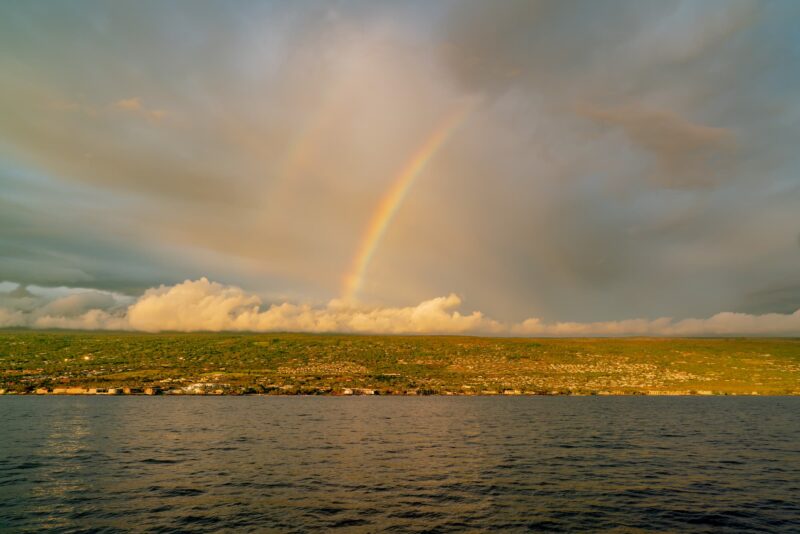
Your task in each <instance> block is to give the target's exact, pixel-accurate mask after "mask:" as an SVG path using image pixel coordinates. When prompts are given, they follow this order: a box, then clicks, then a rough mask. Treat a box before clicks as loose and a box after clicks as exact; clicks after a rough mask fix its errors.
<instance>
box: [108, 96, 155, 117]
mask: <svg viewBox="0 0 800 534" xmlns="http://www.w3.org/2000/svg"><path fill="white" fill-rule="evenodd" d="M114 107H115V108H117V109H122V110H125V111H130V112H133V113H137V114H139V115H141V116H142V117H145V118H147V119H150V120H154V121H160V120H161V119H163V118H164V117H165V116H166V115H167V112H166V111H164V110H163V109H150V108H148V107H146V106H145V105H144V104H143V103H142V99H141V98H139V97H138V96H134V97H131V98H123V99H122V100H117V101H116V102H115V103H114Z"/></svg>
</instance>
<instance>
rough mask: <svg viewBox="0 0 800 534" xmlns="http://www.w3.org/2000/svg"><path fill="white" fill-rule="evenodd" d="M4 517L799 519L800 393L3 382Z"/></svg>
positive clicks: (5, 522)
mask: <svg viewBox="0 0 800 534" xmlns="http://www.w3.org/2000/svg"><path fill="white" fill-rule="evenodd" d="M0 526H1V527H3V529H8V530H11V531H34V530H36V531H39V530H42V529H55V530H57V531H97V530H105V531H108V532H114V531H138V532H143V531H148V532H174V531H191V532H202V531H218V530H229V531H230V530H243V531H246V530H250V531H264V530H269V531H287V532H289V531H292V532H302V531H309V530H317V529H321V530H329V529H335V528H340V529H343V530H345V531H364V532H374V531H378V530H381V531H383V530H385V531H394V532H410V531H443V532H444V531H463V530H472V531H474V530H488V529H500V530H519V531H522V530H531V529H533V530H548V531H559V530H570V531H575V530H578V531H599V530H604V529H620V530H621V531H632V530H637V529H643V530H654V531H678V532H687V531H698V532H724V531H730V532H734V531H737V532H738V531H743V530H748V531H765V532H766V531H770V532H779V531H786V532H789V531H794V532H797V531H800V398H741V397H740V398H653V397H636V398H630V397H627V398H623V397H618V398H614V397H583V398H569V397H554V398H546V397H510V398H509V397H493V398H492V397H489V398H471V397H425V398H408V397H406V398H398V397H353V398H334V397H283V398H279V397H214V398H198V397H188V398H187V397H162V398H150V397H123V398H115V397H100V398H96V397H17V398H13V397H3V398H0Z"/></svg>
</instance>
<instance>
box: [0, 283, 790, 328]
mask: <svg viewBox="0 0 800 534" xmlns="http://www.w3.org/2000/svg"><path fill="white" fill-rule="evenodd" d="M64 292H67V293H68V294H66V295H63V296H59V293H61V294H63V293H64ZM49 294H50V296H49V297H48V292H47V291H46V288H38V289H37V290H36V293H31V292H29V291H27V290H26V289H25V288H22V289H20V288H17V289H14V290H11V291H6V292H0V326H2V327H13V326H22V327H31V328H70V329H89V330H101V329H106V330H139V331H145V332H160V331H181V332H194V331H255V332H274V331H294V332H344V333H364V334H484V335H498V336H533V337H537V336H541V337H583V336H587V337H595V336H744V335H748V336H750V335H752V336H767V335H770V336H794V335H800V310H797V311H796V312H794V313H791V314H779V313H768V314H764V315H750V314H744V313H730V312H724V313H718V314H716V315H714V316H712V317H709V318H707V319H683V320H677V321H676V320H673V319H670V318H660V319H655V320H647V319H630V320H623V321H606V322H590V323H579V322H556V323H546V322H543V321H541V320H540V319H537V318H531V319H527V320H525V321H523V322H521V323H515V324H506V323H501V322H498V321H495V320H493V319H491V318H489V317H486V316H485V315H483V314H482V313H480V312H478V311H473V312H471V313H468V314H462V313H461V312H460V311H459V310H458V308H460V307H461V304H462V301H461V299H460V298H459V297H458V296H456V295H452V294H451V295H449V296H446V297H437V298H433V299H430V300H426V301H424V302H421V303H419V304H417V305H416V306H406V307H368V306H362V305H358V304H353V303H349V302H344V301H341V300H333V301H331V302H329V303H328V304H327V305H325V306H319V307H314V306H310V305H306V304H292V303H289V302H284V303H280V304H273V305H270V306H267V307H264V306H263V305H262V302H261V299H260V298H259V297H257V296H256V295H252V294H248V293H247V292H245V291H243V290H242V289H240V288H238V287H235V286H229V285H223V284H219V283H216V282H211V281H209V280H208V279H206V278H200V279H199V280H186V281H185V282H182V283H180V284H176V285H173V286H165V285H162V286H160V287H157V288H152V289H149V290H147V291H146V292H145V293H144V294H143V295H142V296H141V297H139V298H138V299H137V300H136V301H135V302H133V303H131V304H130V305H128V306H127V307H123V304H124V298H121V297H119V296H118V295H115V294H113V293H108V292H99V291H86V290H81V289H72V290H70V289H67V288H61V289H60V290H58V291H55V292H53V291H52V290H51V291H50V292H49Z"/></svg>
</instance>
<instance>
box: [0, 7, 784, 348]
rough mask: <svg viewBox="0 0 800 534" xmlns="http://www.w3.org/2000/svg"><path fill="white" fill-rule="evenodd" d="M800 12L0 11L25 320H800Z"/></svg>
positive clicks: (10, 255) (255, 326)
mask: <svg viewBox="0 0 800 534" xmlns="http://www.w3.org/2000/svg"><path fill="white" fill-rule="evenodd" d="M799 19H800V3H799V2H796V1H794V0H785V1H784V0H762V1H749V0H704V1H672V0H656V1H650V0H604V1H603V2H597V1H595V0H563V1H555V0H551V1H536V0H529V1H519V0H504V1H502V2H495V1H488V0H484V1H471V0H440V1H437V2H428V1H407V2H388V1H386V2H381V1H327V2H316V1H312V0H302V1H297V2H267V1H260V2H259V1H230V2H205V1H200V0H192V1H188V0H187V1H149V0H141V1H136V2H107V1H97V2H91V1H78V0H75V1H57V2H53V1H36V0H29V1H26V2H5V3H2V4H0V72H2V76H0V327H18V326H24V327H41V328H55V327H59V328H89V329H95V328H96V329H104V328H105V329H135V330H145V331H159V330H258V331H262V330H263V331H267V330H297V331H323V332H326V331H343V332H376V333H468V334H494V335H530V336H537V335H739V334H740V335H800V151H798V149H797V147H798V140H799V139H800V96H798V95H800V30H798V29H797V24H796V21H797V20H799Z"/></svg>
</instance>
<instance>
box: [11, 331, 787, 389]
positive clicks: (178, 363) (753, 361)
mask: <svg viewBox="0 0 800 534" xmlns="http://www.w3.org/2000/svg"><path fill="white" fill-rule="evenodd" d="M193 384H194V386H193ZM198 384H199V385H198ZM77 386H82V387H87V388H88V387H99V388H110V387H122V386H130V387H143V386H159V387H160V388H161V389H162V390H164V391H172V392H175V393H178V392H179V391H181V392H186V391H193V392H211V391H216V392H220V391H222V392H225V393H341V392H348V393H349V390H353V391H354V392H355V393H359V392H360V391H359V388H363V389H365V390H375V392H376V393H381V394H387V393H394V394H404V393H406V394H408V393H418V394H425V393H443V394H447V393H457V394H468V393H475V394H495V393H506V394H509V393H512V394H514V393H527V394H533V393H540V394H543V393H547V394H555V393H561V394H567V393H572V394H593V393H594V394H609V393H610V394H615V393H616V394H620V393H625V394H633V393H650V394H656V393H673V394H686V393H701V394H709V393H715V394H752V393H759V394H800V339H535V340H531V339H502V338H476V337H438V336H429V337H418V336H397V337H395V336H350V335H308V334H230V333H221V334H212V333H196V334H138V333H79V332H30V331H5V332H0V389H4V390H6V392H7V393H8V392H11V391H16V392H23V391H28V392H31V391H34V390H35V389H36V388H42V387H45V388H51V389H52V388H56V387H59V388H60V387H77Z"/></svg>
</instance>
